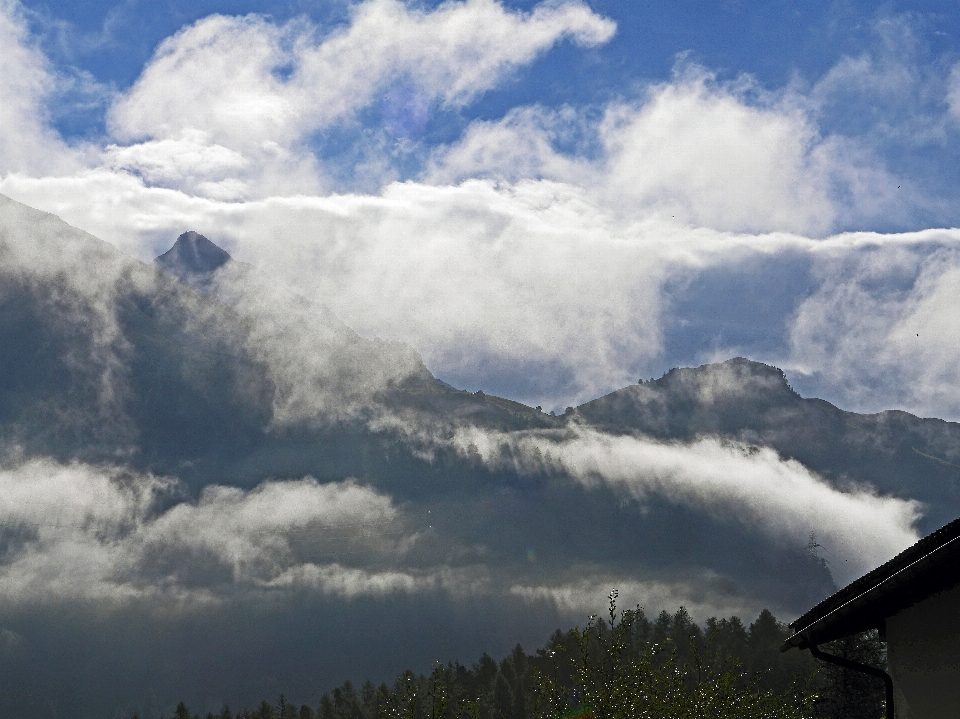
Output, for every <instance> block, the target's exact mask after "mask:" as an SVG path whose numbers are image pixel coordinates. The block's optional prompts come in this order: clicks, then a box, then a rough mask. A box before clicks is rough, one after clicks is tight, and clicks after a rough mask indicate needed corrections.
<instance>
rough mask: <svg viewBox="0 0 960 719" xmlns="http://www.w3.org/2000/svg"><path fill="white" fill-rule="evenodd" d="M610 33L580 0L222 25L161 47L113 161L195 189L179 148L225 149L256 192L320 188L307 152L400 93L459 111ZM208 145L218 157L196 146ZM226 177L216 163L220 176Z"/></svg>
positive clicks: (383, 7)
mask: <svg viewBox="0 0 960 719" xmlns="http://www.w3.org/2000/svg"><path fill="white" fill-rule="evenodd" d="M614 30H615V25H614V24H613V23H612V22H611V21H609V20H607V19H605V18H602V17H600V16H598V15H596V14H595V13H593V12H592V11H591V10H589V8H587V6H586V5H583V4H580V3H577V2H562V3H549V4H541V5H538V6H536V7H535V8H534V9H533V10H532V11H531V12H528V13H521V12H512V11H508V10H506V9H505V8H504V7H503V6H502V5H501V4H499V3H498V2H495V0H466V1H465V2H448V3H444V4H442V5H441V6H439V7H438V8H436V9H435V10H432V11H425V10H419V9H414V8H411V7H408V6H407V5H405V4H403V3H401V2H399V0H367V2H364V3H361V4H359V5H357V6H356V7H355V8H354V10H353V14H352V17H351V20H350V23H349V25H348V26H347V27H345V28H342V29H339V30H334V31H333V32H331V33H330V34H328V35H326V36H323V37H319V38H318V36H319V35H320V30H319V29H318V28H316V27H313V26H312V25H310V24H309V23H308V22H306V21H304V20H298V21H292V22H290V23H288V24H286V25H284V26H278V25H276V24H274V23H272V22H271V21H269V20H268V19H266V18H264V17H261V16H257V15H248V16H245V17H226V16H221V15H214V16H210V17H207V18H204V19H202V20H200V21H198V22H196V23H194V24H193V25H191V26H189V27H187V28H184V29H183V30H181V31H180V32H178V33H177V34H176V35H174V36H172V37H170V38H168V39H167V40H165V41H164V42H163V43H162V44H161V45H160V47H159V48H158V50H157V52H156V54H155V55H154V57H153V58H152V60H151V61H150V63H149V64H148V65H147V67H146V68H144V71H143V73H142V74H141V76H140V78H139V79H138V80H137V81H136V83H135V84H134V86H133V87H132V88H130V90H129V91H127V92H126V93H125V94H124V95H123V96H122V97H120V98H119V99H118V101H117V102H116V103H115V104H114V106H113V107H112V108H111V110H110V113H109V127H110V128H111V131H112V132H113V134H114V135H115V136H116V137H117V138H118V139H120V140H122V141H126V142H136V141H140V142H146V143H147V147H144V148H138V147H137V146H136V145H133V146H131V147H129V148H126V149H121V148H114V149H112V150H111V154H112V157H113V158H114V159H116V157H117V155H118V153H123V154H125V155H126V156H127V157H128V158H132V159H133V160H134V162H138V161H139V162H138V164H140V165H142V164H143V161H144V160H146V162H147V164H148V166H149V167H151V168H152V167H157V166H162V167H163V168H164V169H165V170H169V169H177V170H180V171H181V172H183V171H185V172H186V174H185V175H184V176H183V179H184V180H187V181H188V182H187V186H188V187H192V186H194V185H191V184H190V182H189V180H190V179H192V178H194V177H195V175H196V173H197V172H198V171H200V170H202V169H205V168H202V167H201V165H204V164H206V163H204V162H194V163H193V164H192V165H191V166H190V167H186V168H184V167H180V166H179V165H180V164H181V162H182V161H180V160H178V159H177V158H178V157H179V156H181V155H182V154H183V152H184V148H183V147H182V145H183V143H184V141H188V144H190V145H191V147H190V148H189V149H188V154H189V155H190V157H192V158H194V159H198V160H208V159H210V155H211V153H213V154H222V152H221V151H220V150H217V149H216V148H217V147H219V146H222V147H224V148H230V149H231V150H234V151H239V152H242V153H243V156H244V157H245V158H246V159H247V160H249V161H250V162H251V163H252V164H253V165H254V166H255V169H256V171H257V173H256V180H257V182H256V194H258V195H260V196H263V195H265V194H269V192H271V191H281V192H282V191H288V192H289V191H301V192H302V191H308V192H313V191H316V189H317V186H316V182H317V181H318V179H319V169H318V168H317V167H316V166H315V164H314V163H313V162H312V160H311V157H310V156H309V153H305V152H304V151H303V150H302V149H301V148H299V143H301V142H302V141H304V140H305V139H306V138H307V137H308V136H309V134H310V133H312V132H315V131H317V130H319V129H321V128H324V127H328V126H330V125H331V124H334V123H337V122H343V121H345V120H349V119H350V118H351V117H352V115H353V114H354V113H356V112H357V111H358V110H360V109H362V108H364V107H366V106H368V105H370V104H371V103H372V102H373V101H374V100H375V99H376V97H377V96H378V94H380V93H383V92H385V91H387V90H388V88H389V86H390V85H391V84H392V83H397V82H402V83H405V84H409V85H412V86H413V87H414V88H416V90H417V92H418V93H419V96H420V103H421V104H422V105H424V111H425V108H426V106H428V105H430V104H431V103H441V104H443V105H449V106H461V105H464V104H466V103H468V102H470V101H472V100H473V99H474V98H475V97H476V96H477V95H479V94H481V93H483V92H485V91H487V90H490V89H492V88H493V87H495V86H496V85H497V84H499V83H500V82H501V81H502V80H503V78H504V77H505V76H506V75H507V74H509V73H510V72H512V71H513V70H515V69H516V68H519V67H520V66H522V65H526V64H528V63H530V62H531V61H532V60H534V59H535V58H536V57H537V56H538V55H539V54H541V53H543V52H544V51H546V50H547V49H549V48H550V47H551V46H553V45H554V44H555V43H557V42H558V41H560V40H561V39H563V38H566V37H569V38H571V39H573V40H574V41H575V42H577V43H579V44H582V45H588V46H589V45H596V44H600V43H603V42H606V41H607V40H608V39H609V38H610V37H611V36H612V34H613V32H614ZM388 95H389V93H388ZM185 133H186V134H185ZM201 138H202V139H204V140H205V141H206V142H208V143H209V144H210V145H211V148H210V150H207V151H203V150H200V149H198V148H196V147H194V145H196V144H197V141H198V139H201ZM164 141H173V142H164ZM198 156H204V157H198ZM221 168H222V163H216V162H214V168H213V172H214V174H215V173H216V172H217V171H219V170H220V169H221ZM247 174H249V173H247ZM259 175H265V176H259ZM291 175H292V176H291ZM245 177H246V175H245V174H244V173H239V174H238V175H236V176H235V179H241V180H242V179H245ZM166 181H167V182H168V183H169V182H170V179H167V180H166Z"/></svg>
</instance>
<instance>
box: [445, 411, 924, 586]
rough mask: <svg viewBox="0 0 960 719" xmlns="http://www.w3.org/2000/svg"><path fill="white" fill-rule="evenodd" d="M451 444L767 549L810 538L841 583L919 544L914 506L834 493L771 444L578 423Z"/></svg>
mask: <svg viewBox="0 0 960 719" xmlns="http://www.w3.org/2000/svg"><path fill="white" fill-rule="evenodd" d="M454 441H455V443H456V444H457V446H458V447H460V449H461V451H463V452H464V453H465V454H469V453H470V451H476V452H478V453H479V455H480V456H481V457H482V458H483V460H484V461H485V462H488V463H490V464H491V465H493V466H498V465H499V466H510V467H513V468H516V469H517V470H519V471H521V472H524V473H535V472H550V471H562V472H564V473H568V474H569V475H571V476H572V477H574V478H575V479H576V480H577V481H579V482H581V483H583V484H584V485H585V486H587V487H597V486H602V485H606V486H611V487H613V488H615V489H616V490H618V491H619V492H621V493H622V494H623V495H625V496H626V497H629V498H630V499H632V500H634V501H636V502H640V503H643V502H645V501H646V500H648V499H651V498H654V497H660V498H664V499H666V500H668V501H670V502H674V503H677V504H681V505H684V506H688V507H692V508H695V509H696V510H698V511H700V512H704V513H707V514H711V515H714V516H718V517H719V518H721V519H723V520H724V521H727V522H730V523H732V524H738V523H739V524H743V525H745V526H748V527H751V528H754V529H756V530H757V531H759V532H761V533H762V534H764V535H765V536H766V537H767V540H768V541H770V542H773V543H777V542H782V541H787V542H791V543H793V544H794V545H795V546H798V547H800V546H803V545H804V544H805V543H806V542H808V541H809V540H810V538H811V537H816V539H817V541H818V542H819V543H821V544H822V545H823V547H824V548H825V552H826V556H827V558H828V561H829V564H830V567H831V571H832V572H833V574H834V578H835V579H836V580H837V581H838V582H839V583H840V584H841V585H843V584H846V583H847V582H849V581H851V580H853V579H855V578H857V577H859V576H860V575H862V574H864V573H866V572H867V571H869V570H871V569H873V568H875V567H877V566H879V565H880V564H882V563H883V562H885V561H887V560H888V559H889V558H890V557H892V556H894V555H895V554H897V553H899V552H900V551H902V550H903V549H905V548H907V547H908V546H910V545H911V544H913V543H914V542H916V541H917V539H918V538H919V537H918V536H917V532H916V530H915V529H914V527H913V524H914V522H915V521H916V520H917V518H918V516H919V509H920V508H919V506H918V504H917V503H916V502H914V501H912V500H904V499H899V498H894V497H880V496H877V494H876V493H875V492H874V491H873V490H871V489H869V488H856V487H852V488H849V489H846V490H840V489H837V488H836V487H834V486H831V485H830V484H829V483H827V482H826V481H825V480H824V479H822V478H821V477H819V476H817V475H816V474H815V473H813V472H811V471H810V470H808V469H807V468H805V467H804V466H803V465H801V464H800V463H799V462H796V461H794V460H784V459H781V458H780V457H778V456H777V454H776V452H774V451H773V450H771V449H768V448H758V447H749V446H745V445H742V444H739V443H733V442H726V441H722V440H718V439H713V438H705V439H701V440H698V441H696V442H693V443H691V444H681V443H675V442H671V443H668V442H658V441H655V440H652V439H648V438H644V437H635V436H630V435H620V436H613V435H608V434H604V433H602V432H598V431H596V430H593V429H589V428H584V427H576V426H574V427H573V428H572V429H570V430H566V431H563V432H524V433H513V434H509V435H507V434H491V433H488V432H484V431H481V430H478V429H463V430H461V431H460V432H459V433H458V435H457V437H456V439H455V440H454Z"/></svg>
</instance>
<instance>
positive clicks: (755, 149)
mask: <svg viewBox="0 0 960 719" xmlns="http://www.w3.org/2000/svg"><path fill="white" fill-rule="evenodd" d="M713 85H714V83H713V81H712V79H711V78H710V77H709V76H707V75H705V74H704V73H703V71H702V70H700V69H698V68H694V69H693V70H691V71H688V72H687V76H683V75H681V76H680V77H679V78H678V81H675V82H673V83H670V84H666V85H663V86H660V87H655V88H652V89H651V92H650V97H649V99H647V100H646V101H645V102H644V103H642V104H640V105H639V106H632V105H624V106H620V107H617V106H614V107H611V108H610V109H609V110H608V113H607V117H606V119H605V122H604V126H603V128H602V131H601V132H602V137H603V141H604V144H605V145H606V151H607V156H608V158H609V159H608V166H607V173H608V179H607V182H608V187H609V191H610V192H611V193H613V196H614V198H615V200H614V201H619V202H621V203H624V204H625V205H627V206H628V207H634V208H637V209H642V210H643V211H644V212H655V213H658V214H661V215H664V216H667V215H669V216H675V217H677V218H679V219H680V220H681V221H683V222H688V223H690V224H693V225H698V226H707V227H712V228H716V229H719V230H733V231H739V232H766V231H775V230H781V231H795V232H805V233H813V234H815V235H816V234H822V233H824V232H825V231H827V230H828V229H829V228H830V227H831V225H832V222H833V220H834V217H835V215H836V209H835V208H834V206H833V202H832V199H831V197H830V192H829V190H830V188H829V180H830V177H829V167H828V166H827V165H826V164H825V162H824V159H825V158H823V157H821V155H822V154H823V153H824V149H823V147H824V146H823V145H822V139H821V138H819V137H818V132H817V128H816V126H815V125H814V124H813V123H812V122H811V121H810V119H809V118H808V117H806V116H805V115H804V113H802V112H800V111H799V110H796V109H792V108H790V107H785V106H779V107H777V106H773V107H762V106H756V105H750V104H747V103H746V102H744V101H743V98H742V97H740V96H738V94H737V93H736V92H734V91H732V90H730V89H727V88H722V87H721V88H717V87H715V86H713Z"/></svg>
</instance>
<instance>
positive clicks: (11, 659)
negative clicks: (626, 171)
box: [0, 196, 960, 717]
mask: <svg viewBox="0 0 960 719" xmlns="http://www.w3.org/2000/svg"><path fill="white" fill-rule="evenodd" d="M171 240H172V238H171ZM958 429H960V428H958V425H956V424H954V423H949V422H942V421H940V420H930V419H919V418H916V417H913V416H911V415H908V414H905V413H902V412H888V413H882V414H880V415H858V414H854V413H850V412H845V411H843V410H840V409H838V408H836V407H833V406H832V405H830V404H828V403H826V402H823V401H821V400H815V399H805V398H802V397H800V396H799V395H797V394H796V393H795V392H794V391H793V390H792V389H791V388H790V387H789V385H788V384H787V382H786V379H785V377H784V375H783V373H782V372H780V370H778V369H776V368H774V367H769V366H766V365H762V364H759V363H756V362H751V361H749V360H745V359H733V360H730V361H728V362H724V363H719V364H713V365H705V366H703V367H699V368H684V369H676V370H672V371H671V372H669V373H667V374H666V375H664V376H663V377H662V378H660V379H658V380H653V381H650V382H645V383H643V384H640V385H635V386H632V387H626V388H623V389H621V390H618V391H616V392H613V393H611V394H609V395H607V396H605V397H601V398H598V399H596V400H594V401H592V402H588V403H585V404H584V405H581V406H580V407H578V408H576V409H574V410H572V411H570V412H568V413H566V414H565V415H563V416H562V417H554V416H551V415H549V414H545V413H543V412H541V411H539V410H537V409H534V408H531V407H527V406H525V405H522V404H520V403H517V402H513V401H511V400H508V399H505V398H499V397H495V396H491V395H486V394H484V393H482V392H477V393H469V392H465V391H461V390H457V389H455V388H452V387H450V386H448V385H444V384H443V383H440V382H437V381H436V380H435V379H434V377H433V375H432V374H431V373H430V371H429V370H428V369H427V367H425V366H424V364H423V362H422V360H421V359H420V357H419V356H418V355H417V353H416V352H415V351H414V350H413V349H411V348H410V347H408V346H406V345H403V344H401V343H397V342H385V341H381V340H379V339H377V338H367V337H361V336H360V335H358V334H357V333H356V332H354V331H353V330H352V329H350V328H349V327H347V326H346V325H345V324H344V323H343V322H341V321H340V319H339V318H337V317H336V316H335V315H334V314H333V313H332V312H331V311H330V310H329V309H327V308H325V307H323V306H322V305H320V304H317V303H314V302H311V301H308V300H307V299H306V298H304V297H302V296H300V295H298V294H297V293H295V292H293V291H291V290H290V289H288V288H285V287H283V286H282V284H281V283H279V282H277V281H276V280H275V279H274V278H271V277H270V276H268V275H266V274H264V273H262V272H261V271H259V270H258V269H257V268H255V267H253V266H252V265H249V264H245V263H242V262H239V261H237V260H235V259H233V258H232V257H231V256H230V255H229V253H227V252H226V251H224V250H223V249H221V248H220V247H218V246H217V245H216V244H215V243H214V242H211V241H210V240H209V239H207V238H205V237H203V236H202V235H199V234H197V233H195V232H187V233H184V234H182V235H181V236H180V237H178V238H177V239H176V241H175V242H173V245H172V247H171V249H170V250H169V251H168V252H165V253H164V254H162V255H161V256H160V257H158V258H157V259H156V261H155V262H154V264H153V266H151V265H148V264H145V263H142V262H139V261H137V260H135V259H133V258H131V257H128V256H126V255H124V254H123V253H121V252H119V251H118V250H117V249H116V248H114V247H112V246H111V245H109V244H107V243H105V242H102V241H101V240H99V239H97V238H96V237H93V236H92V235H89V234H88V233H85V232H83V231H81V230H78V229H76V228H73V227H70V226H69V225H67V224H66V223H64V222H63V221H61V220H60V219H59V218H56V217H55V216H53V215H49V214H47V213H43V212H39V211H37V210H34V209H31V208H29V207H26V206H25V205H22V204H20V203H17V202H14V201H13V200H10V199H8V198H4V197H2V196H0V550H2V551H0V671H3V673H4V676H5V677H7V682H5V684H4V686H3V687H0V716H25V717H33V716H37V717H40V716H44V717H45V716H49V715H50V709H49V707H50V705H49V703H45V702H43V701H40V700H39V699H38V700H36V702H34V703H33V704H30V702H28V701H27V699H25V698H24V697H28V696H29V697H57V699H56V701H57V702H58V703H57V707H58V709H57V711H58V712H59V713H61V714H63V715H66V714H70V715H72V716H78V717H86V716H89V717H94V716H97V717H99V716H108V715H109V716H113V715H126V716H130V715H132V714H133V713H134V711H138V712H139V713H140V715H141V716H146V715H147V714H148V712H147V710H146V709H144V707H145V706H146V705H145V704H144V703H143V702H145V701H146V699H144V697H148V698H149V697H157V699H156V702H157V704H155V705H154V709H153V710H151V711H152V712H153V714H157V713H159V712H161V711H165V712H166V713H167V714H169V713H170V712H169V709H171V708H172V707H171V706H168V704H167V703H166V702H169V701H171V700H173V698H175V699H176V700H179V699H186V700H187V701H188V703H190V704H191V705H197V704H199V705H201V706H208V705H209V708H210V709H211V710H219V706H220V703H222V701H224V700H227V699H229V700H230V701H231V703H234V704H236V703H238V702H240V701H242V702H244V703H246V704H248V705H249V704H254V703H256V702H258V701H259V700H260V699H261V698H263V697H264V696H270V695H271V693H278V692H279V691H286V692H288V693H292V692H294V691H299V692H301V693H302V696H303V698H302V701H311V702H315V701H316V699H311V698H310V697H311V696H315V697H317V698H318V692H320V691H322V690H323V689H325V688H328V687H329V686H331V685H333V684H334V683H340V682H342V681H343V679H344V678H348V677H353V678H357V677H361V678H365V677H374V678H376V677H384V678H386V677H393V676H395V675H396V673H397V671H399V670H401V669H402V668H404V667H407V666H413V667H421V668H423V669H427V668H428V666H429V664H430V663H431V662H432V661H434V660H436V659H438V658H443V659H444V660H447V659H449V660H453V659H457V658H461V659H465V658H467V657H469V658H471V659H472V658H473V657H476V656H479V655H480V654H481V653H482V652H484V651H488V652H490V653H492V654H498V653H504V652H505V651H507V650H508V649H509V648H511V647H512V646H513V645H514V644H515V643H516V642H517V641H523V642H527V643H534V644H539V643H542V641H543V640H544V639H545V638H546V636H547V635H548V634H549V633H550V632H551V631H552V630H553V629H556V628H557V627H558V626H569V625H571V624H573V623H576V622H580V621H582V618H583V617H584V616H586V614H588V613H590V612H592V611H596V610H598V609H600V608H601V606H600V605H601V604H602V603H603V599H604V595H605V593H606V592H607V591H609V589H611V588H613V587H619V588H620V589H621V592H622V593H621V601H622V603H625V604H629V603H630V602H631V601H636V602H637V603H643V604H644V605H645V607H646V608H647V609H648V611H651V612H654V613H655V612H657V611H659V610H660V609H669V610H671V611H675V610H676V608H677V606H678V605H680V604H684V605H685V606H687V607H688V608H689V609H690V610H691V612H692V613H695V614H696V615H697V616H698V617H701V618H702V617H705V616H708V615H709V614H710V613H720V614H727V615H729V614H731V613H739V614H741V615H744V616H746V615H747V614H750V613H753V615H754V616H755V613H756V612H757V611H759V609H760V608H762V607H764V606H770V607H771V608H773V609H774V610H775V611H776V612H777V613H778V615H780V616H782V617H783V618H785V619H788V618H790V616H791V613H796V612H799V611H801V610H803V609H805V608H808V607H809V606H812V604H814V603H816V602H817V601H819V600H820V599H822V598H823V597H824V596H827V595H829V594H831V593H832V592H833V591H834V589H835V587H836V585H837V583H838V582H844V581H845V579H846V576H847V575H848V574H850V573H855V572H857V571H861V569H863V568H868V567H870V566H875V564H877V563H879V562H880V561H883V559H885V558H887V557H886V554H888V553H890V552H894V550H895V549H896V548H898V547H900V546H901V545H902V544H904V543H905V542H909V541H912V539H913V538H914V537H915V529H914V527H913V525H912V524H911V522H912V520H913V517H914V514H913V513H914V512H915V510H916V505H915V504H913V502H914V501H915V500H919V501H920V502H922V503H923V507H922V509H923V512H924V514H923V516H922V517H921V518H920V524H919V526H920V527H921V528H925V527H927V526H929V525H932V524H935V523H938V522H940V521H941V520H942V519H943V518H953V516H955V515H956V514H957V513H960V501H958V498H957V494H956V490H955V488H954V487H955V484H956V473H955V466H954V465H960V431H958ZM851 529H853V530H854V531H851ZM814 533H816V539H817V541H810V535H811V534H814ZM818 544H823V545H825V546H826V547H827V549H826V550H824V551H827V552H828V553H827V554H822V553H821V552H820V549H818V547H817V545H818ZM850 567H853V568H850ZM25 597H26V598H25ZM78 666H82V667H83V671H82V672H80V673H78V670H77V667H78ZM280 679H284V682H283V683H282V684H281V682H280ZM5 687H10V688H9V689H7V688H5ZM94 688H95V689H94ZM245 692H246V693H245ZM250 692H256V693H257V694H254V695H251V694H250ZM311 692H312V694H311ZM231 697H232V698H231ZM30 701H34V700H32V699H31V700H30ZM150 701H154V700H152V699H151V700H150ZM25 702H26V703H25ZM213 704H216V706H213ZM24 707H28V708H27V709H24ZM204 711H206V709H205V710H204Z"/></svg>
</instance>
